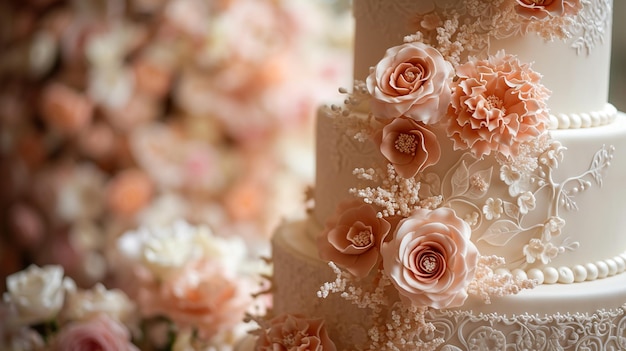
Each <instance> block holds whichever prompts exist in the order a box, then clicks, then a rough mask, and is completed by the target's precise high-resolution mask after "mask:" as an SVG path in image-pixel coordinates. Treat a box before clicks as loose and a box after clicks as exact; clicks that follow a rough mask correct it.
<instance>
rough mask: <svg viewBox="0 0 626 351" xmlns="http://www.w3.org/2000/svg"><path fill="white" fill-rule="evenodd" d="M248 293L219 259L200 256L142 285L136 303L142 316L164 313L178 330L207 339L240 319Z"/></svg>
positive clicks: (248, 301)
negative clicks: (192, 331) (163, 277)
mask: <svg viewBox="0 0 626 351" xmlns="http://www.w3.org/2000/svg"><path fill="white" fill-rule="evenodd" d="M251 292H252V291H251V289H250V287H248V286H247V284H246V282H245V281H243V280H238V279H237V278H236V277H235V276H234V275H232V274H231V272H230V271H229V270H228V269H226V267H224V266H223V265H222V264H220V262H219V261H217V260H211V259H200V260H196V261H193V262H190V263H189V264H187V265H186V266H185V267H183V268H182V269H181V270H180V271H179V273H178V274H176V275H173V276H169V277H168V278H167V279H166V280H164V281H163V282H162V283H161V284H159V286H158V287H157V286H150V285H146V286H144V287H143V288H142V289H141V290H140V292H139V295H138V297H137V302H138V304H139V306H140V309H141V313H142V315H143V316H167V317H168V318H169V319H171V320H172V321H173V322H174V323H176V325H177V326H178V328H179V329H182V330H185V329H196V330H197V331H198V332H199V335H200V337H201V338H205V339H209V338H211V337H212V336H214V335H216V334H218V333H220V332H223V331H227V330H230V329H231V328H233V327H234V326H235V325H237V324H238V323H240V322H241V321H243V318H244V313H245V312H246V310H247V309H248V308H249V306H250V305H251V301H252V297H251Z"/></svg>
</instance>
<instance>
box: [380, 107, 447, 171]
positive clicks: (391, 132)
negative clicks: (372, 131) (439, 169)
mask: <svg viewBox="0 0 626 351" xmlns="http://www.w3.org/2000/svg"><path fill="white" fill-rule="evenodd" d="M376 142H377V143H378V144H379V147H380V151H381V153H382V154H383V156H385V158H386V159H387V160H388V161H389V162H390V163H391V164H392V165H393V167H394V169H395V170H396V172H397V173H398V175H399V176H401V177H403V178H411V177H414V176H415V175H416V174H418V173H419V172H421V171H423V170H424V169H425V168H427V167H428V166H431V165H434V164H436V163H437V162H438V161H439V157H441V149H440V147H439V142H438V141H437V136H436V135H435V133H433V132H432V131H431V130H430V129H428V128H427V127H426V126H424V125H423V124H421V123H420V122H416V121H415V120H413V119H410V118H406V117H399V118H394V119H393V121H391V123H389V124H387V125H386V126H384V127H383V130H382V131H381V132H380V133H379V135H377V136H376Z"/></svg>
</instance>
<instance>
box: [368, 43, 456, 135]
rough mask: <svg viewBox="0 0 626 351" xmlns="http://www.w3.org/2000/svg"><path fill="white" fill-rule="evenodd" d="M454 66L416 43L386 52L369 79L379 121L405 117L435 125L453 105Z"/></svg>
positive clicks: (373, 110) (434, 50) (427, 47)
mask: <svg viewBox="0 0 626 351" xmlns="http://www.w3.org/2000/svg"><path fill="white" fill-rule="evenodd" d="M453 73H454V70H453V68H452V65H451V64H450V63H449V62H447V61H446V60H444V58H443V56H442V55H441V54H440V53H439V51H437V50H436V49H434V48H433V47H431V46H428V45H426V44H423V43H419V42H414V43H406V44H403V45H400V46H395V47H392V48H390V49H388V50H387V52H386V53H385V56H384V57H383V59H382V60H380V61H379V62H378V64H377V65H376V67H375V68H374V69H373V70H372V73H370V75H369V76H368V77H367V80H366V83H367V89H368V91H369V92H370V94H371V96H372V99H371V101H370V107H371V110H372V112H373V113H374V115H375V116H376V117H380V118H396V117H400V116H403V115H404V116H406V117H409V118H413V119H415V120H417V121H421V122H424V123H434V122H436V121H438V120H439V119H440V118H441V117H442V116H443V115H445V112H446V109H447V106H448V104H449V103H450V83H451V82H452V76H453Z"/></svg>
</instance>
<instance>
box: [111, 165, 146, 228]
mask: <svg viewBox="0 0 626 351" xmlns="http://www.w3.org/2000/svg"><path fill="white" fill-rule="evenodd" d="M153 192H154V186H153V183H152V179H151V178H150V177H148V175H147V174H146V173H145V172H143V171H142V170H140V169H127V170H124V171H120V172H119V173H118V174H116V175H115V177H113V179H111V180H110V181H109V183H108V184H107V189H106V202H107V205H108V207H109V209H110V210H111V211H112V212H113V213H115V214H116V215H119V216H122V217H130V216H133V215H135V214H137V213H139V211H141V210H142V209H143V208H144V207H146V206H147V205H148V203H149V202H150V200H151V199H152V195H153Z"/></svg>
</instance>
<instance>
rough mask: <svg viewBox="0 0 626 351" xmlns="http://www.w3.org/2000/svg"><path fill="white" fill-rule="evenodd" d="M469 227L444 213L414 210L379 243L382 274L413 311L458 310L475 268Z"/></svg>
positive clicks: (447, 211)
mask: <svg viewBox="0 0 626 351" xmlns="http://www.w3.org/2000/svg"><path fill="white" fill-rule="evenodd" d="M470 235H471V228H470V226H469V224H467V223H466V222H465V221H463V220H462V219H460V218H459V217H457V216H456V214H455V212H454V211H453V210H452V209H449V208H445V207H442V208H438V209H436V210H432V211H430V210H423V209H418V210H416V211H414V212H413V213H412V214H411V216H410V217H408V218H405V219H403V220H402V221H400V223H399V224H398V227H397V229H396V231H395V233H394V236H393V238H392V239H391V240H390V241H388V242H385V243H383V246H382V250H381V253H382V256H383V267H384V269H385V273H386V274H387V275H388V276H389V278H391V281H392V283H393V285H394V286H395V287H396V289H397V290H398V292H399V293H400V296H401V298H402V299H403V300H404V301H407V302H409V303H411V304H412V305H414V306H420V307H421V306H428V307H433V308H448V307H458V306H461V305H462V304H463V302H464V301H465V299H466V298H467V296H468V293H467V287H468V285H469V283H470V282H471V281H472V279H473V277H474V272H475V269H476V266H477V264H478V250H477V249H476V247H475V246H474V244H473V243H472V242H471V241H470Z"/></svg>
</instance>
